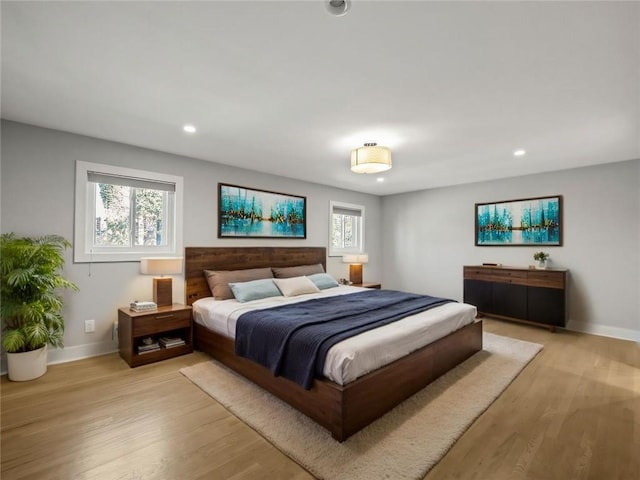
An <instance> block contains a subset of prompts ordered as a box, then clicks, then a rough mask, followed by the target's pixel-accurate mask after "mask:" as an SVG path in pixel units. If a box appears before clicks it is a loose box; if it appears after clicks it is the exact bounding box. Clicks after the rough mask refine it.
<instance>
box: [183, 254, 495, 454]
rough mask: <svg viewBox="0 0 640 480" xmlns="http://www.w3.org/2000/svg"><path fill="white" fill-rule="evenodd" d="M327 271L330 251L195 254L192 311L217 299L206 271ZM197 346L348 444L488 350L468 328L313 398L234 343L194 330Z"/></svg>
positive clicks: (189, 266)
mask: <svg viewBox="0 0 640 480" xmlns="http://www.w3.org/2000/svg"><path fill="white" fill-rule="evenodd" d="M317 263H321V264H322V265H323V266H324V267H325V270H326V249H325V248H324V247H187V248H186V249H185V280H186V288H185V297H186V303H187V304H188V305H191V304H192V303H193V302H194V301H196V300H198V299H199V298H204V297H210V296H211V292H210V290H209V285H208V284H207V281H206V278H205V276H204V274H203V270H241V269H247V268H261V267H291V266H297V265H311V264H317ZM194 343H195V347H196V348H197V349H200V350H202V351H204V352H206V353H208V354H210V355H211V356H212V357H213V358H215V359H216V360H218V361H220V362H221V363H223V364H224V365H226V366H227V367H229V368H231V369H232V370H234V371H236V372H238V373H240V374H241V375H243V376H244V377H246V378H248V379H249V380H251V381H253V382H254V383H256V384H257V385H259V386H261V387H262V388H264V389H265V390H267V391H269V392H271V393H272V394H274V395H275V396H277V397H278V398H280V399H282V400H283V401H285V402H287V403H288V404H289V405H291V406H293V407H294V408H296V409H297V410H299V411H301V412H302V413H304V414H305V415H307V416H308V417H310V418H312V419H313V420H315V421H316V422H317V423H319V424H320V425H322V426H323V427H325V428H326V429H327V430H329V432H331V435H332V436H333V437H334V438H335V439H336V440H338V441H340V442H342V441H344V440H346V439H347V438H348V437H349V436H351V435H353V434H354V433H356V432H357V431H358V430H360V429H362V428H364V427H365V426H367V425H369V424H370V423H371V422H373V421H374V420H376V419H377V418H379V417H381V416H382V415H384V414H385V413H386V412H388V411H389V410H391V409H392V408H393V407H395V406H396V405H398V404H399V403H401V402H402V401H403V400H405V399H407V398H409V397H410V396H411V395H413V394H414V393H416V392H418V391H419V390H421V389H422V388H424V387H425V386H426V385H428V384H429V383H431V382H432V381H433V380H435V379H436V378H438V377H440V376H441V375H442V374H444V373H446V372H448V371H449V370H451V369H452V368H454V367H455V366H456V365H459V364H460V363H462V362H463V361H464V360H466V359H467V358H469V357H470V356H471V355H473V354H474V353H476V352H478V351H480V350H482V322H481V321H477V322H474V323H472V324H470V325H467V326H465V327H463V328H461V329H459V330H457V331H455V332H453V333H451V334H450V335H448V336H446V337H444V338H441V339H440V340H437V341H435V342H433V343H431V344H429V345H427V346H425V347H423V348H421V349H419V350H416V351H415V352H413V353H411V354H410V355H407V356H406V357H403V358H400V359H398V360H396V361H395V362H393V363H391V364H389V365H387V366H385V367H382V368H380V369H378V370H375V371H373V372H371V373H369V374H367V375H364V376H362V377H360V378H359V379H357V380H355V381H353V382H351V383H348V384H347V385H344V386H341V385H338V384H337V383H334V382H332V381H330V380H327V379H315V380H314V382H313V386H312V388H311V390H305V389H304V388H302V387H301V386H300V385H298V384H297V383H295V382H292V381H291V380H288V379H286V378H282V377H274V376H273V375H272V374H271V372H269V370H267V369H266V368H264V367H263V366H261V365H259V364H257V363H254V362H252V361H250V360H247V359H245V358H242V357H239V356H236V355H235V353H234V341H233V340H232V339H229V338H227V337H224V336H222V335H219V334H217V333H215V332H212V331H210V330H208V329H207V328H206V327H203V326H202V325H200V324H198V323H194Z"/></svg>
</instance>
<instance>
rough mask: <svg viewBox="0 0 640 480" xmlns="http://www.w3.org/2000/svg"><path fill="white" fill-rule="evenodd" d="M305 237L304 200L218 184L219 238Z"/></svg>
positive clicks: (305, 206)
mask: <svg viewBox="0 0 640 480" xmlns="http://www.w3.org/2000/svg"><path fill="white" fill-rule="evenodd" d="M227 237H236V238H237V237H252V238H307V199H306V197H299V196H296V195H287V194H284V193H277V192H270V191H267V190H258V189H255V188H253V189H252V188H246V187H239V186H237V185H227V184H223V183H219V184H218V238H227Z"/></svg>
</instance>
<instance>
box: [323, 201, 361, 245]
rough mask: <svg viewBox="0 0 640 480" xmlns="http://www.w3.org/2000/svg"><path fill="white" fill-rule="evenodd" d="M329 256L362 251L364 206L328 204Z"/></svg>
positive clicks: (332, 202)
mask: <svg viewBox="0 0 640 480" xmlns="http://www.w3.org/2000/svg"><path fill="white" fill-rule="evenodd" d="M329 235H330V238H329V256H330V257H339V256H341V255H345V254H348V253H360V252H362V251H364V206H362V205H352V204H350V203H340V202H334V201H331V202H329Z"/></svg>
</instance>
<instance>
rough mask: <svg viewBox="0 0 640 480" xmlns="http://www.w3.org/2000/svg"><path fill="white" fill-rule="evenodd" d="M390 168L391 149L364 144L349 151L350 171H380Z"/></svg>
mask: <svg viewBox="0 0 640 480" xmlns="http://www.w3.org/2000/svg"><path fill="white" fill-rule="evenodd" d="M390 168H391V150H389V149H388V148H387V147H379V146H377V145H374V146H371V145H365V146H364V147H360V148H356V149H355V150H352V151H351V171H352V172H355V173H380V172H384V171H386V170H389V169H390Z"/></svg>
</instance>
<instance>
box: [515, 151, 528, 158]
mask: <svg viewBox="0 0 640 480" xmlns="http://www.w3.org/2000/svg"><path fill="white" fill-rule="evenodd" d="M525 153H527V152H526V151H525V150H516V151H515V152H513V156H514V157H521V156H523V155H524V154H525Z"/></svg>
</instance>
